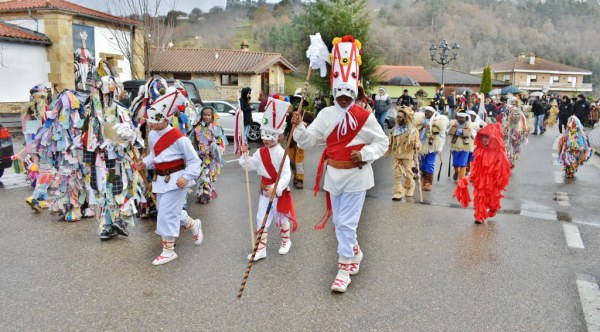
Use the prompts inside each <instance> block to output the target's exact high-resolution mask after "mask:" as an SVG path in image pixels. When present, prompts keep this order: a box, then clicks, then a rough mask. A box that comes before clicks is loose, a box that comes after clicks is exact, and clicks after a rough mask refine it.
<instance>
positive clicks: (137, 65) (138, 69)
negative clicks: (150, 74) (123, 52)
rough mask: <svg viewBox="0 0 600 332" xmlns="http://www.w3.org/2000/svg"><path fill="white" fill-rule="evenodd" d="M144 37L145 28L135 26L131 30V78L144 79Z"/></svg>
mask: <svg viewBox="0 0 600 332" xmlns="http://www.w3.org/2000/svg"><path fill="white" fill-rule="evenodd" d="M145 37H146V28H144V27H142V26H136V27H135V28H134V29H133V30H132V36H131V48H132V52H131V54H132V59H131V61H132V64H131V77H132V78H133V79H138V80H145V79H146V77H145V68H144V64H145V63H146V61H145V60H144V59H145V57H146V55H147V54H146V52H145V43H146V41H145Z"/></svg>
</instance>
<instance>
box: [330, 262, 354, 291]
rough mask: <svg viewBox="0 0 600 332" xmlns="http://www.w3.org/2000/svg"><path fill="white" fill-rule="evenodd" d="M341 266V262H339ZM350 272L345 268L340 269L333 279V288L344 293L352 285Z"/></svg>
mask: <svg viewBox="0 0 600 332" xmlns="http://www.w3.org/2000/svg"><path fill="white" fill-rule="evenodd" d="M338 267H339V264H338ZM350 282H352V281H351V280H350V274H349V273H348V271H346V270H345V269H341V268H340V269H338V273H337V275H336V276H335V280H333V284H331V290H332V291H334V292H337V293H344V292H345V291H346V289H347V288H348V285H350Z"/></svg>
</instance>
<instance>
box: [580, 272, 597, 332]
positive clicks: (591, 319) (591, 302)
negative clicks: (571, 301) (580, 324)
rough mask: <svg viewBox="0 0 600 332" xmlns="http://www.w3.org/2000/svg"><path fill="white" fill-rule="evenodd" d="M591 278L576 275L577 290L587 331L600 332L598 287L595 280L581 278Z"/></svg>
mask: <svg viewBox="0 0 600 332" xmlns="http://www.w3.org/2000/svg"><path fill="white" fill-rule="evenodd" d="M583 279H593V278H592V277H588V276H581V275H578V276H577V290H579V300H580V301H581V306H582V307H583V315H584V317H585V322H586V324H587V330H588V332H600V289H599V288H598V284H596V283H595V282H591V281H587V280H583Z"/></svg>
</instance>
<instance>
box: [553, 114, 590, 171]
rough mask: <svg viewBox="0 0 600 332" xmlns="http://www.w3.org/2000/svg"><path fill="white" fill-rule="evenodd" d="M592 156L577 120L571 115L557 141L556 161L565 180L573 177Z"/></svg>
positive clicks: (581, 126)
mask: <svg viewBox="0 0 600 332" xmlns="http://www.w3.org/2000/svg"><path fill="white" fill-rule="evenodd" d="M591 156H592V148H591V147H590V145H589V142H588V138H587V136H586V134H585V132H584V131H583V125H582V124H581V122H580V121H579V119H578V118H577V117H576V116H575V115H572V116H571V117H570V118H569V122H567V128H566V130H565V132H564V133H563V134H562V136H561V137H560V139H559V141H558V161H559V162H560V163H561V165H563V169H564V172H565V177H566V178H573V177H575V173H577V169H578V168H579V166H580V165H582V164H583V163H585V162H586V161H587V160H588V159H590V157H591Z"/></svg>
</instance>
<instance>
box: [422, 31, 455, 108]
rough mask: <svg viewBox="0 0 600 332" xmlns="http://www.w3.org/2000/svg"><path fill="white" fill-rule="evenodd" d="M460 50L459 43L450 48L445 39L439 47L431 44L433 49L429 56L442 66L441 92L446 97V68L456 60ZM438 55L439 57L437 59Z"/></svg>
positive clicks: (430, 49)
mask: <svg viewBox="0 0 600 332" xmlns="http://www.w3.org/2000/svg"><path fill="white" fill-rule="evenodd" d="M459 48H460V45H458V43H453V44H452V47H450V46H449V45H448V42H446V40H445V39H444V40H442V41H441V42H440V45H439V46H435V44H431V47H429V55H431V61H435V62H437V63H439V64H440V65H442V88H441V91H440V93H441V95H442V96H443V95H444V67H445V66H446V65H447V64H449V63H450V62H452V61H454V60H456V58H457V56H458V49H459ZM450 50H452V57H450ZM436 51H437V54H436ZM436 55H437V56H439V57H436Z"/></svg>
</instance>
